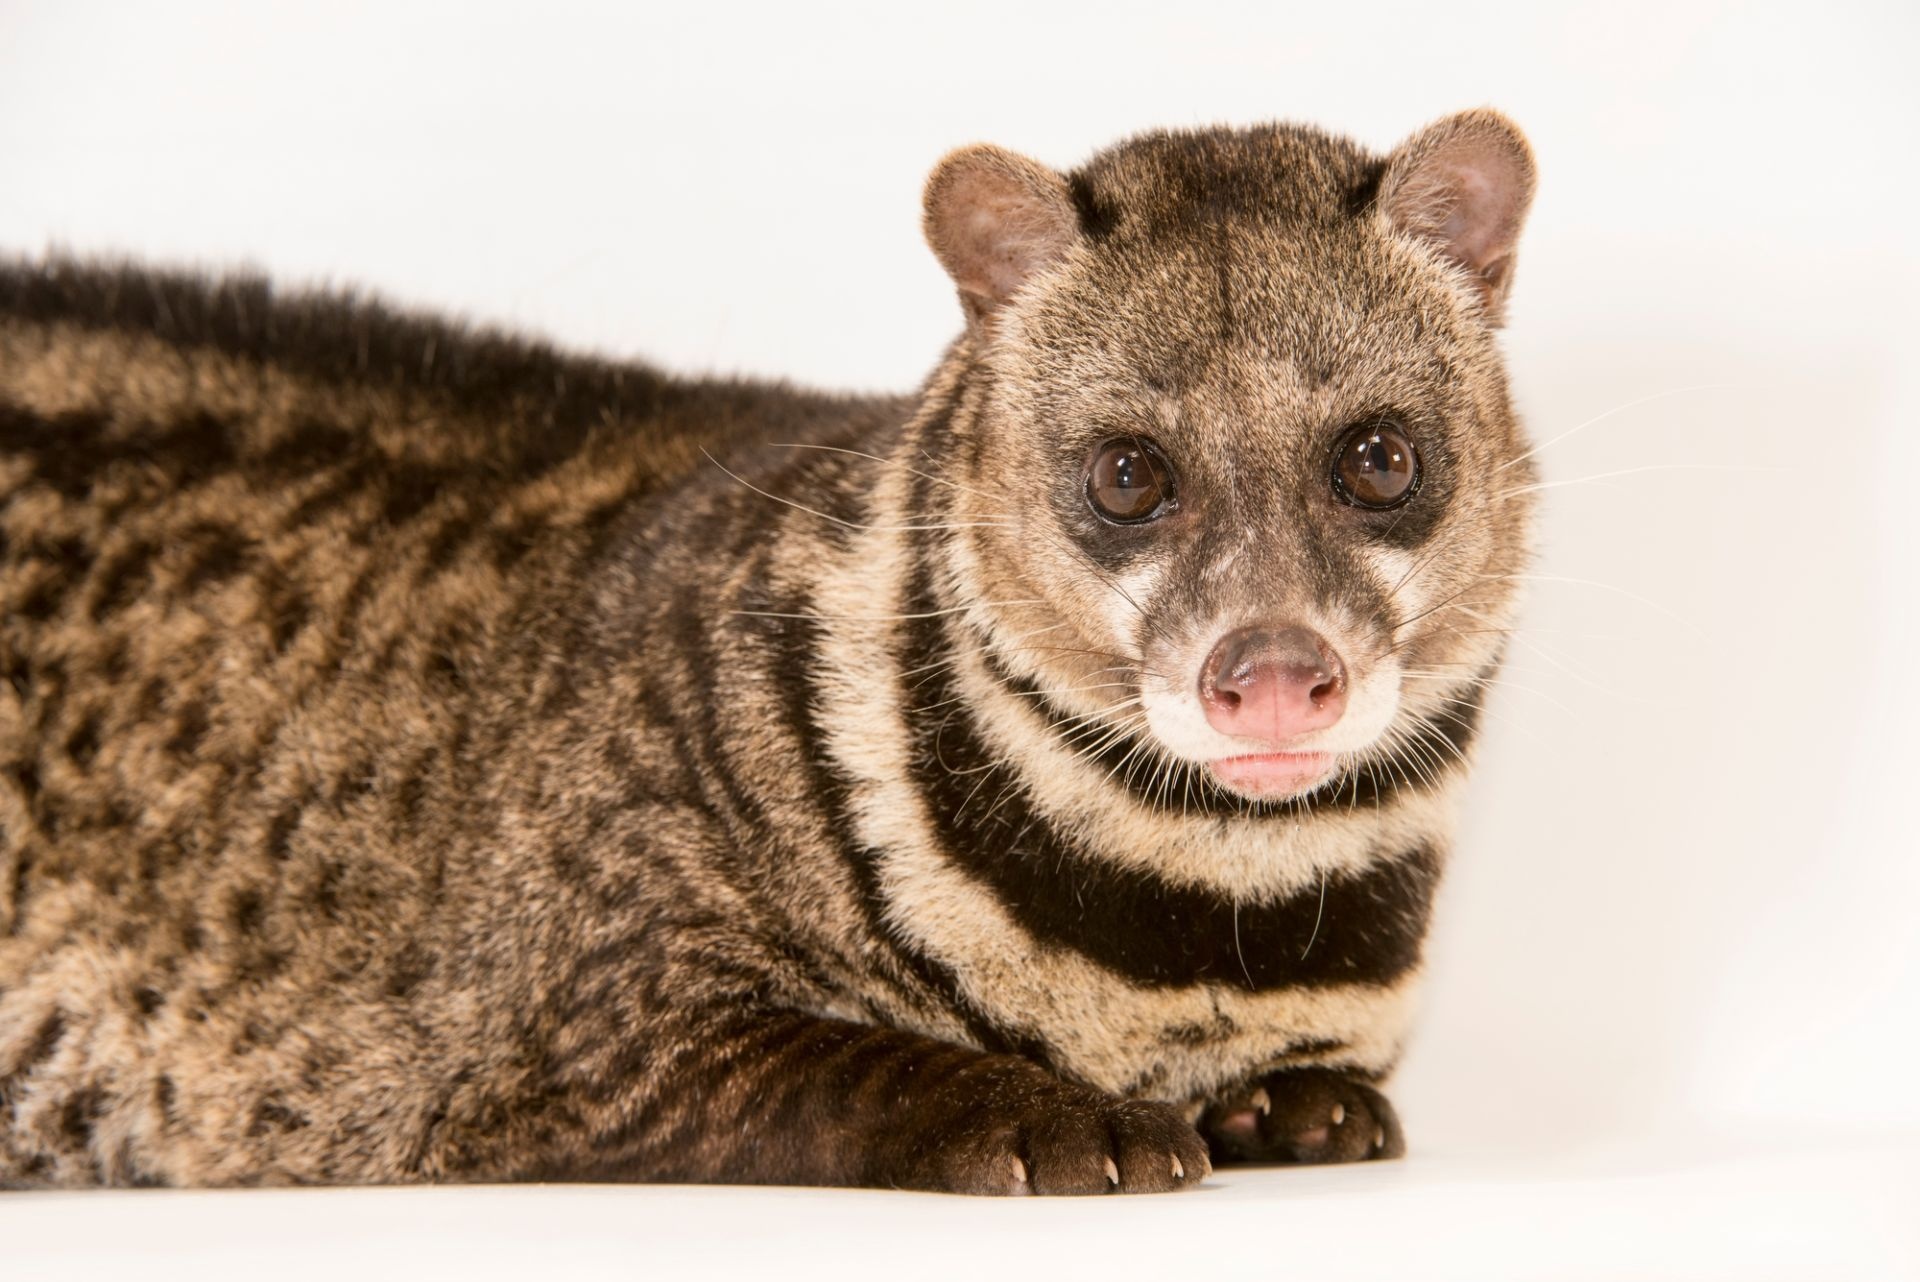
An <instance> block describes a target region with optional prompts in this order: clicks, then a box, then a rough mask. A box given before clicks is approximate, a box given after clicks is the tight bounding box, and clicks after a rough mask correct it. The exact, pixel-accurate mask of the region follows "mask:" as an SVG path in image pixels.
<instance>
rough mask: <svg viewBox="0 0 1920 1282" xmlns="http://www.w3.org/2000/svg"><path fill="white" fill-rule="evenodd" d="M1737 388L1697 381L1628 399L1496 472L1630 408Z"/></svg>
mask: <svg viewBox="0 0 1920 1282" xmlns="http://www.w3.org/2000/svg"><path fill="white" fill-rule="evenodd" d="M1737 390H1738V385H1737V384H1733V383H1696V384H1694V385H1692V386H1690V387H1670V388H1668V389H1667V390H1666V391H1664V392H1655V393H1654V394H1653V395H1651V396H1643V397H1641V398H1640V399H1639V400H1637V401H1628V402H1627V403H1626V404H1625V405H1616V406H1614V407H1613V408H1612V409H1610V410H1608V411H1606V412H1605V413H1603V414H1595V415H1594V416H1593V417H1592V418H1590V419H1588V420H1587V421H1586V422H1584V423H1580V424H1577V425H1575V426H1573V427H1570V428H1568V429H1567V430H1566V431H1564V432H1562V433H1560V434H1559V435H1558V436H1554V437H1550V438H1549V439H1547V440H1544V441H1542V442H1540V443H1539V444H1538V445H1536V446H1534V447H1533V448H1532V449H1530V450H1528V451H1527V452H1526V453H1525V454H1517V455H1515V456H1514V457H1512V458H1510V459H1508V460H1507V461H1506V462H1504V463H1502V464H1501V465H1500V466H1499V467H1497V468H1495V469H1494V471H1496V472H1500V471H1505V470H1506V469H1507V468H1510V467H1512V466H1514V465H1515V464H1516V463H1524V462H1525V461H1526V460H1528V459H1530V458H1532V457H1533V456H1534V455H1536V454H1538V453H1539V452H1540V451H1541V450H1544V449H1547V448H1548V447H1549V446H1553V445H1558V444H1559V443H1560V442H1561V441H1564V440H1566V439H1567V438H1568V437H1569V436H1572V435H1574V434H1575V433H1578V432H1584V431H1586V430H1587V429H1588V428H1590V427H1592V426H1593V425H1594V424H1596V423H1604V422H1605V421H1606V420H1608V419H1610V418H1612V417H1613V416H1614V415H1615V414H1624V413H1626V412H1627V411H1628V410H1631V409H1638V408H1639V407H1640V406H1642V405H1650V404H1652V403H1653V402H1655V401H1663V400H1665V399H1667V398H1668V397H1670V396H1679V395H1681V394H1682V393H1685V392H1731V391H1737Z"/></svg>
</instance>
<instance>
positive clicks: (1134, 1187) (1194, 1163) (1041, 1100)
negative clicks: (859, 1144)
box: [911, 1086, 1213, 1195]
mask: <svg viewBox="0 0 1920 1282" xmlns="http://www.w3.org/2000/svg"><path fill="white" fill-rule="evenodd" d="M939 1129H940V1130H941V1131H944V1132H946V1133H945V1134H944V1135H941V1136H939V1137H937V1138H935V1139H934V1142H933V1144H932V1145H930V1146H929V1149H928V1151H926V1153H925V1157H924V1165H922V1166H921V1167H920V1169H919V1170H918V1171H916V1172H915V1174H914V1178H912V1180H911V1182H912V1183H914V1184H916V1185H919V1186H920V1187H923V1188H936V1189H943V1190H946V1191H949V1192H954V1193H989V1194H995V1193H997V1194H1012V1195H1019V1194H1026V1193H1054V1194H1061V1193H1064V1194H1089V1193H1167V1192H1173V1191H1175V1190H1178V1189H1185V1188H1192V1187H1193V1186H1194V1185H1196V1184H1198V1183H1199V1182H1200V1181H1201V1180H1202V1179H1204V1178H1205V1177H1206V1176H1207V1174H1208V1173H1209V1172H1210V1171H1211V1170H1212V1169H1213V1168H1212V1164H1211V1163H1210V1161H1209V1159H1208V1156H1207V1145H1206V1142H1205V1141H1204V1140H1202V1139H1201V1138H1200V1135H1199V1133H1198V1132H1196V1131H1195V1130H1194V1129H1193V1126H1192V1125H1191V1124H1190V1123H1189V1122H1188V1121H1187V1120H1186V1119H1185V1118H1183V1117H1182V1116H1181V1115H1180V1114H1179V1113H1178V1112H1177V1111H1176V1110H1174V1109H1173V1108H1170V1107H1168V1106H1167V1105H1165V1104H1158V1103H1154V1102H1152V1101H1148V1100H1123V1099H1116V1098H1113V1097H1111V1096H1106V1095H1101V1094H1099V1093H1097V1092H1094V1091H1088V1090H1082V1089H1079V1088H1077V1087H1072V1086H1064V1087H1061V1088H1058V1089H1050V1090H1040V1091H1034V1092H1032V1093H1031V1094H1025V1095H1024V1098H1016V1099H1004V1098H1003V1099H1001V1100H997V1101H995V1102H994V1103H993V1104H992V1105H991V1106H990V1107H986V1108H982V1109H980V1110H978V1111H973V1112H972V1114H971V1116H968V1117H966V1118H964V1119H957V1120H956V1122H955V1123H954V1124H952V1125H950V1126H946V1127H941V1128H939Z"/></svg>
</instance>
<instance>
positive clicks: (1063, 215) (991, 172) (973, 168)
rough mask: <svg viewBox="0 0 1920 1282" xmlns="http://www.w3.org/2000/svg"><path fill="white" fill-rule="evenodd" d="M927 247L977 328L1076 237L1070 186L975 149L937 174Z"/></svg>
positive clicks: (1016, 159)
mask: <svg viewBox="0 0 1920 1282" xmlns="http://www.w3.org/2000/svg"><path fill="white" fill-rule="evenodd" d="M925 207H926V214H925V227H926V234H927V243H928V244H929V245H931V246H932V247H933V252H934V255H935V257H937V258H939V260H940V265H941V266H942V267H945V268H946V269H947V275H949V276H951V277H953V283H954V284H955V285H957V286H959V287H960V298H961V302H962V303H963V304H964V305H965V306H966V309H967V314H968V316H969V318H971V319H973V320H975V321H979V320H982V319H984V318H985V317H986V316H988V315H989V314H991V313H992V312H993V311H994V309H996V308H998V307H999V306H1000V305H1001V304H1002V303H1005V302H1006V301H1007V300H1008V299H1009V298H1011V297H1013V295H1014V294H1015V293H1016V292H1017V291H1018V290H1019V289H1020V287H1021V286H1022V285H1024V284H1026V282H1027V281H1028V280H1029V279H1030V278H1031V277H1032V276H1033V275H1034V273H1036V272H1038V271H1040V270H1042V269H1043V268H1045V267H1047V266H1049V265H1051V264H1052V263H1054V262H1057V261H1058V260H1059V259H1060V258H1061V257H1062V256H1064V255H1065V254H1066V252H1067V251H1068V250H1069V249H1070V248H1072V246H1073V243H1074V241H1075V240H1076V239H1077V238H1078V236H1079V234H1080V232H1079V219H1078V217H1077V215H1076V214H1075V213H1074V208H1073V198H1072V195H1071V194H1070V192H1069V191H1068V188H1067V180H1066V179H1065V178H1063V177H1061V176H1060V175H1059V174H1058V173H1056V172H1054V171H1053V170H1051V169H1049V168H1047V167H1046V166H1045V165H1043V164H1041V163H1040V162H1039V161H1037V160H1030V159H1028V158H1027V157H1025V156H1022V155H1019V154H1018V153H1016V152H1011V151H1007V150H1005V149H1003V148H1000V147H991V146H987V145H985V144H980V145H976V146H972V147H963V148H961V149H960V150H959V151H956V152H952V153H951V154H949V155H948V156H947V157H946V159H944V160H942V161H941V162H940V163H939V164H938V165H936V166H935V167H934V170H933V173H932V175H931V176H930V177H929V178H928V179H927V190H926V198H925Z"/></svg>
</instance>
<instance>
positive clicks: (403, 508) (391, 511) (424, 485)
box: [380, 463, 447, 525]
mask: <svg viewBox="0 0 1920 1282" xmlns="http://www.w3.org/2000/svg"><path fill="white" fill-rule="evenodd" d="M386 482H387V491H386V495H385V498H384V500H383V502H382V504H381V508H380V515H381V517H382V519H384V520H385V521H386V522H387V524H389V525H399V524H401V523H402V522H404V521H407V520H409V519H411V518H413V517H415V516H417V515H419V514H420V512H421V511H422V510H424V509H425V508H426V506H427V505H428V504H429V503H432V502H433V501H434V499H436V498H438V497H439V496H440V487H441V486H442V485H444V484H446V482H447V473H445V472H443V471H441V470H440V469H438V468H429V467H421V466H420V465H418V464H413V463H395V464H393V465H392V466H391V467H390V468H389V470H388V472H387V474H386Z"/></svg>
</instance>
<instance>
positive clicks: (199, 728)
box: [167, 699, 208, 757]
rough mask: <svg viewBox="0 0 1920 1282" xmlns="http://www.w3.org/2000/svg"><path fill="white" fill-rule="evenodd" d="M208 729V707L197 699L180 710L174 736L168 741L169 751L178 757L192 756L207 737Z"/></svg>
mask: <svg viewBox="0 0 1920 1282" xmlns="http://www.w3.org/2000/svg"><path fill="white" fill-rule="evenodd" d="M207 727H208V721H207V705H206V704H205V703H202V702H200V701H199V700H197V699H196V700H195V701H193V702H192V703H189V704H187V706H186V707H184V708H182V709H180V714H179V720H178V721H176V722H175V723H174V727H173V736H172V737H171V738H170V739H168V740H167V751H168V752H170V753H172V754H173V755H174V756H176V757H190V756H192V755H193V753H194V752H195V751H196V750H197V749H198V748H199V747H200V743H201V741H202V740H203V739H205V738H206V737H207Z"/></svg>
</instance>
